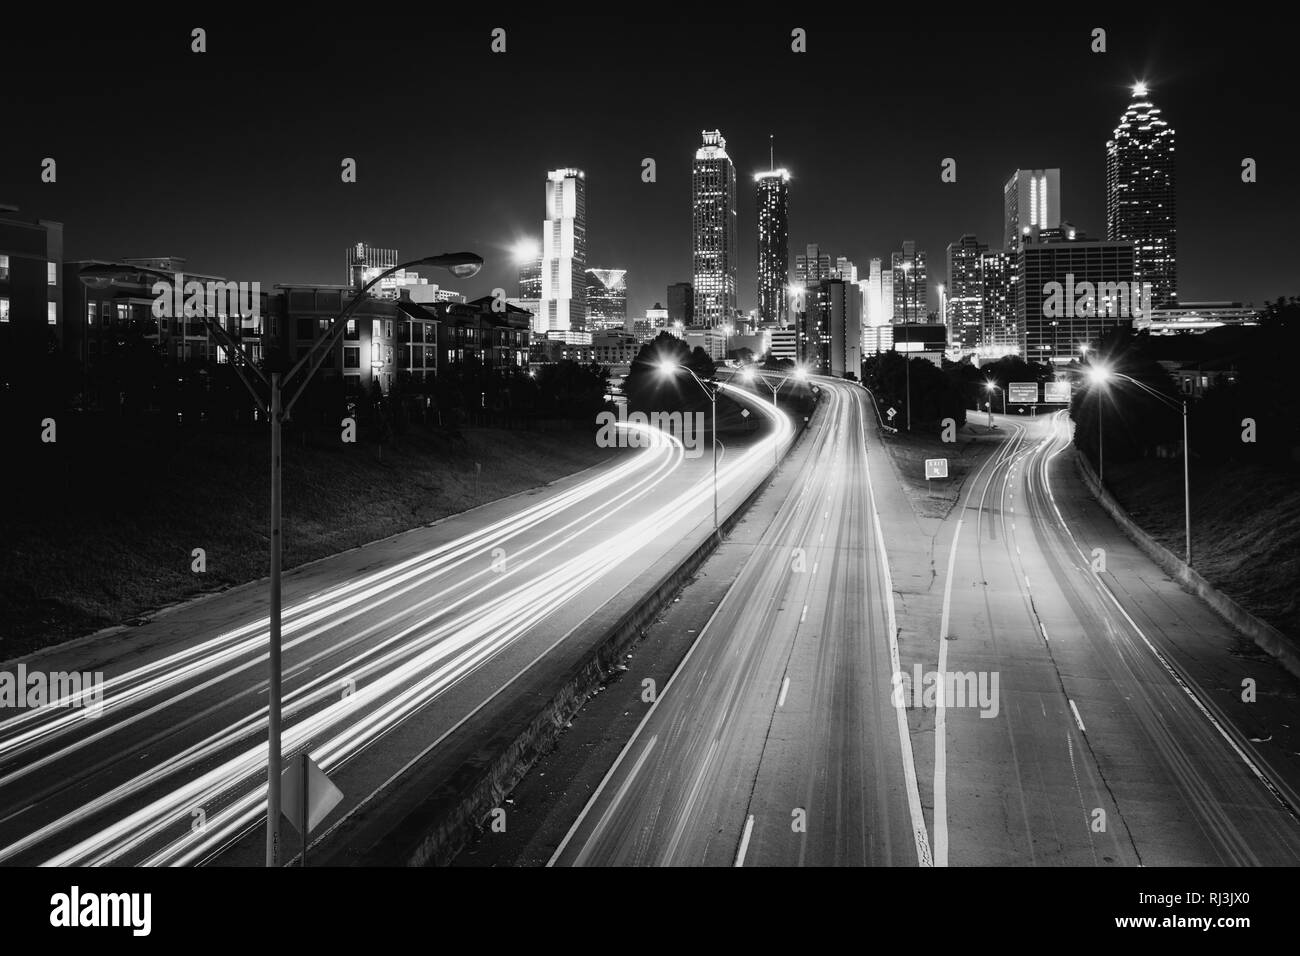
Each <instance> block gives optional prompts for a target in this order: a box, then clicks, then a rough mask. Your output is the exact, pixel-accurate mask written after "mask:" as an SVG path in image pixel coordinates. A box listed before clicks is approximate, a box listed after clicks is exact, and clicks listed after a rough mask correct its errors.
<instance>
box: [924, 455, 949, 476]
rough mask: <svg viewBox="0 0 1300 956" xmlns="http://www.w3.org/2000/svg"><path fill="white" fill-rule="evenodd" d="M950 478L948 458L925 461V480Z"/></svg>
mask: <svg viewBox="0 0 1300 956" xmlns="http://www.w3.org/2000/svg"><path fill="white" fill-rule="evenodd" d="M947 477H948V459H947V458H927V459H926V460H925V480H926V481H929V480H930V479H931V478H947Z"/></svg>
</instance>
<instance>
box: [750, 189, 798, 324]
mask: <svg viewBox="0 0 1300 956" xmlns="http://www.w3.org/2000/svg"><path fill="white" fill-rule="evenodd" d="M754 182H755V184H756V191H757V193H758V320H759V321H760V322H767V323H773V322H784V321H785V305H786V296H787V294H788V289H789V287H790V173H789V171H788V170H785V169H773V170H771V171H770V172H766V173H758V174H756V175H755V176H754Z"/></svg>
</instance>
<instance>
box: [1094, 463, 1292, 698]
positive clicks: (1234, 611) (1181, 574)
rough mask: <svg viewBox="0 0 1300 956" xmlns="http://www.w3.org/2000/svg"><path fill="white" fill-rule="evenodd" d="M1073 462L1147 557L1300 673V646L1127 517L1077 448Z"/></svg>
mask: <svg viewBox="0 0 1300 956" xmlns="http://www.w3.org/2000/svg"><path fill="white" fill-rule="evenodd" d="M1074 462H1075V467H1076V468H1077V469H1078V471H1079V476H1080V477H1081V478H1082V479H1083V483H1084V484H1085V485H1086V486H1087V487H1088V490H1089V491H1090V492H1092V496H1093V497H1094V498H1096V499H1097V502H1098V504H1100V505H1101V506H1102V507H1103V508H1105V509H1106V512H1107V513H1108V514H1109V515H1110V516H1111V517H1112V518H1113V519H1115V523H1116V524H1118V525H1119V526H1120V527H1121V528H1123V529H1124V533H1125V534H1127V535H1128V536H1129V538H1131V539H1132V540H1133V543H1134V544H1136V545H1137V546H1138V547H1139V548H1141V549H1142V551H1143V552H1144V553H1145V554H1146V556H1147V557H1149V558H1150V559H1151V560H1152V561H1154V562H1155V563H1156V564H1158V565H1159V566H1160V568H1161V570H1163V571H1164V572H1165V573H1166V574H1168V575H1169V576H1170V577H1172V578H1173V579H1174V580H1175V581H1177V582H1178V583H1179V584H1180V585H1182V587H1183V590H1185V591H1188V592H1190V593H1192V594H1195V595H1196V596H1197V597H1198V598H1200V599H1201V600H1202V601H1204V602H1205V603H1206V604H1208V605H1209V606H1210V608H1211V609H1212V610H1213V611H1214V612H1215V613H1216V614H1218V615H1219V617H1221V618H1223V620H1224V621H1226V622H1227V623H1228V624H1229V625H1230V626H1232V627H1233V628H1236V630H1238V631H1240V632H1241V633H1242V634H1245V635H1246V636H1247V637H1249V638H1250V639H1251V640H1253V641H1254V642H1255V644H1256V645H1257V646H1258V647H1259V648H1260V649H1261V650H1262V651H1264V652H1265V653H1267V654H1269V655H1270V656H1271V657H1273V658H1275V659H1276V660H1277V662H1278V663H1279V664H1281V665H1282V666H1283V667H1284V668H1286V670H1287V671H1289V672H1290V673H1291V674H1292V675H1293V676H1295V677H1300V650H1297V648H1296V647H1295V646H1294V645H1293V644H1292V643H1291V641H1289V640H1288V639H1287V637H1286V635H1284V634H1283V633H1282V632H1281V631H1279V630H1278V629H1277V628H1275V627H1273V625H1271V624H1268V623H1266V622H1264V621H1261V620H1260V619H1259V618H1257V617H1255V615H1253V614H1251V613H1250V612H1249V611H1247V610H1246V609H1245V608H1244V607H1242V606H1241V605H1240V604H1238V603H1237V602H1236V601H1234V600H1233V599H1232V598H1230V597H1228V595H1226V594H1224V593H1223V592H1222V591H1220V590H1219V589H1218V588H1216V587H1215V586H1214V585H1212V584H1210V582H1208V581H1206V580H1205V578H1203V577H1201V575H1200V574H1199V573H1198V572H1197V571H1196V570H1195V569H1194V568H1190V567H1188V566H1187V564H1186V563H1185V562H1184V561H1183V560H1182V559H1181V558H1179V557H1177V556H1176V555H1175V554H1174V553H1173V552H1172V551H1170V550H1169V549H1168V548H1166V547H1165V546H1164V545H1162V544H1161V543H1160V542H1158V541H1156V540H1155V539H1154V538H1153V537H1151V535H1149V534H1147V533H1146V532H1145V531H1143V530H1142V528H1140V527H1139V526H1138V525H1137V523H1136V522H1135V521H1134V520H1133V519H1132V518H1131V517H1129V514H1128V512H1127V511H1125V510H1124V508H1123V507H1122V506H1121V505H1120V504H1119V502H1117V501H1116V500H1115V499H1114V498H1113V497H1111V494H1110V492H1108V491H1106V490H1105V489H1103V488H1102V487H1101V485H1100V483H1099V482H1098V480H1097V474H1096V472H1094V471H1093V470H1092V465H1091V464H1089V463H1088V462H1087V461H1085V460H1084V457H1083V455H1082V454H1080V453H1079V452H1078V451H1076V452H1075V455H1074Z"/></svg>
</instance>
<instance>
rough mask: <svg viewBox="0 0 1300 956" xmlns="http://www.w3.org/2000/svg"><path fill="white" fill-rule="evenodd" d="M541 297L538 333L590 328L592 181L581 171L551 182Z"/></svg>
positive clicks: (553, 175)
mask: <svg viewBox="0 0 1300 956" xmlns="http://www.w3.org/2000/svg"><path fill="white" fill-rule="evenodd" d="M541 292H542V294H541V302H540V305H539V313H538V315H537V317H536V320H535V322H534V329H535V330H536V331H539V332H569V331H581V330H583V329H585V328H586V324H587V178H586V174H585V173H583V171H582V170H580V169H556V170H553V171H552V172H550V173H548V174H547V177H546V222H544V223H543V224H542V289H541Z"/></svg>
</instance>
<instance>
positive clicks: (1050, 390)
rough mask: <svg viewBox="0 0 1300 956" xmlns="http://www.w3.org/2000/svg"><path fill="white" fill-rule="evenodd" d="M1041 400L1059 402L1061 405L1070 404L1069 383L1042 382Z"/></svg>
mask: <svg viewBox="0 0 1300 956" xmlns="http://www.w3.org/2000/svg"><path fill="white" fill-rule="evenodd" d="M1043 401H1045V402H1053V403H1058V402H1059V403H1060V404H1062V405H1068V404H1070V383H1069V382H1044V383H1043Z"/></svg>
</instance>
